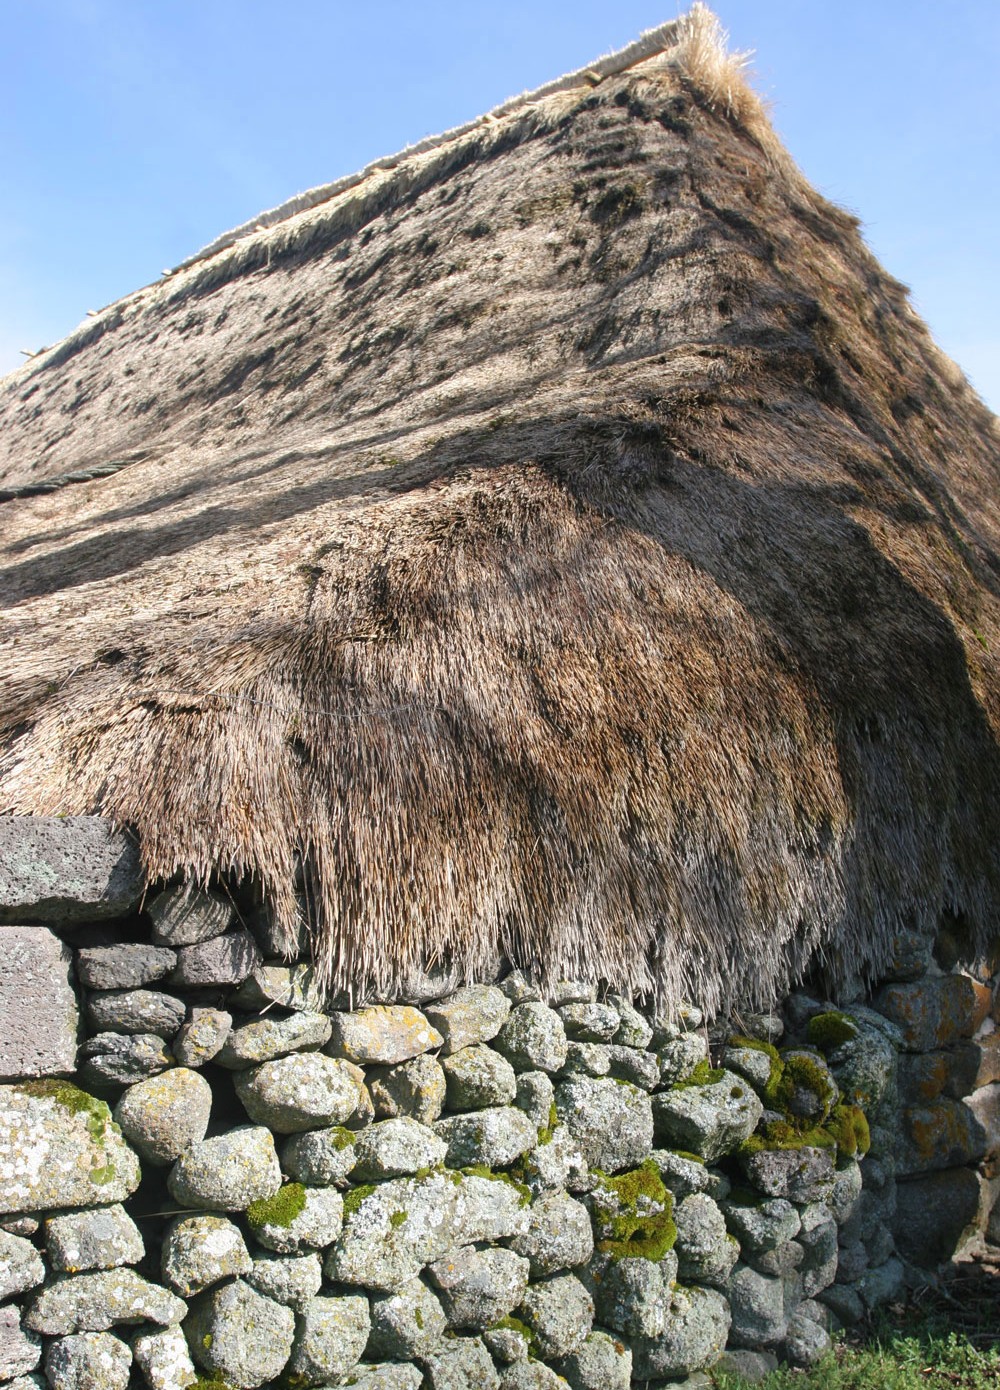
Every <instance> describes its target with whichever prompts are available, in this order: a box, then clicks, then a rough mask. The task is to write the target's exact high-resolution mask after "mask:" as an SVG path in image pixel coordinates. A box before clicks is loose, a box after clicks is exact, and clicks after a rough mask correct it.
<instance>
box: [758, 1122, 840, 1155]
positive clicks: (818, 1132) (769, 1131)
mask: <svg viewBox="0 0 1000 1390" xmlns="http://www.w3.org/2000/svg"><path fill="white" fill-rule="evenodd" d="M836 1146H837V1141H836V1139H835V1138H834V1137H833V1135H832V1134H830V1132H829V1131H828V1130H827V1129H825V1128H824V1127H823V1126H822V1125H814V1126H813V1127H812V1128H810V1129H798V1128H797V1127H796V1126H795V1125H794V1124H791V1123H790V1122H789V1121H788V1120H772V1121H771V1122H770V1123H769V1124H766V1125H764V1126H763V1127H762V1128H761V1129H759V1130H758V1131H757V1133H756V1134H751V1135H750V1138H749V1139H744V1141H743V1143H742V1144H741V1145H740V1149H739V1152H740V1153H743V1154H755V1153H762V1152H763V1151H764V1150H765V1149H833V1148H836Z"/></svg>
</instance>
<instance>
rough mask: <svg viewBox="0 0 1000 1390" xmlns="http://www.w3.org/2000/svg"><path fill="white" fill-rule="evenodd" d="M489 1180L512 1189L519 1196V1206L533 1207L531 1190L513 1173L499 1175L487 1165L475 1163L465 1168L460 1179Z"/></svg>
mask: <svg viewBox="0 0 1000 1390" xmlns="http://www.w3.org/2000/svg"><path fill="white" fill-rule="evenodd" d="M462 1177H465V1178H488V1179H489V1180H490V1182H504V1183H506V1184H507V1186H508V1187H512V1188H513V1189H514V1191H515V1192H516V1193H517V1196H518V1205H519V1206H522V1207H530V1206H531V1189H530V1188H529V1187H527V1186H525V1184H524V1183H523V1182H520V1181H519V1180H518V1179H517V1178H516V1177H515V1176H514V1174H513V1173H498V1172H497V1171H496V1170H495V1169H493V1168H490V1167H488V1166H487V1165H486V1164H485V1163H473V1164H470V1166H469V1167H467V1168H463V1169H462V1171H461V1174H460V1178H462Z"/></svg>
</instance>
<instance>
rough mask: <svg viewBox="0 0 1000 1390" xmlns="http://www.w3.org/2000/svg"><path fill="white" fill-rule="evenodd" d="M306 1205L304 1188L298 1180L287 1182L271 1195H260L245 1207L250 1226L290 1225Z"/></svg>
mask: <svg viewBox="0 0 1000 1390" xmlns="http://www.w3.org/2000/svg"><path fill="white" fill-rule="evenodd" d="M305 1205H306V1190H305V1188H304V1187H303V1186H302V1184H301V1183H300V1182H289V1183H286V1184H285V1186H284V1187H281V1188H279V1189H278V1191H277V1192H276V1193H275V1194H274V1196H273V1197H261V1198H260V1199H259V1200H258V1201H256V1202H251V1203H250V1205H249V1206H248V1207H247V1221H248V1222H249V1223H250V1225H251V1227H253V1228H256V1227H258V1226H290V1225H291V1224H292V1222H293V1221H294V1220H295V1218H296V1217H297V1216H299V1215H300V1214H301V1213H302V1212H303V1211H304V1210H305Z"/></svg>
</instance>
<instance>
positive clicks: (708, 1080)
mask: <svg viewBox="0 0 1000 1390" xmlns="http://www.w3.org/2000/svg"><path fill="white" fill-rule="evenodd" d="M725 1074H726V1073H725V1072H724V1071H722V1070H720V1069H719V1068H718V1067H713V1066H712V1064H711V1062H710V1061H709V1060H708V1058H707V1057H703V1058H702V1060H701V1061H700V1062H699V1063H698V1065H697V1066H696V1067H695V1069H694V1071H693V1072H692V1073H691V1075H690V1076H686V1077H685V1078H684V1080H683V1081H675V1082H674V1084H673V1086H672V1087H671V1088H670V1089H671V1090H673V1091H683V1090H686V1089H687V1088H688V1087H689V1086H714V1085H715V1084H716V1082H718V1081H721V1080H722V1078H723V1077H724V1076H725Z"/></svg>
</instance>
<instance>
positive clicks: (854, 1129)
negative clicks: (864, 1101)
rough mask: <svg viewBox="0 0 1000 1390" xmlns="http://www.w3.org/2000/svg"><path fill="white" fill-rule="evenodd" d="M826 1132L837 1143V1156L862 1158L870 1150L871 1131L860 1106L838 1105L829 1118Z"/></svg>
mask: <svg viewBox="0 0 1000 1390" xmlns="http://www.w3.org/2000/svg"><path fill="white" fill-rule="evenodd" d="M827 1130H828V1132H829V1133H830V1134H832V1135H833V1136H834V1138H835V1139H836V1141H837V1153H838V1155H844V1156H845V1157H848V1158H853V1157H854V1155H855V1154H860V1155H861V1156H862V1157H864V1155H865V1154H866V1153H867V1152H868V1150H869V1149H870V1148H871V1144H872V1136H871V1131H870V1130H869V1128H868V1120H867V1119H866V1118H865V1112H864V1111H863V1110H862V1109H861V1106H860V1105H838V1106H837V1107H836V1109H835V1110H834V1112H833V1114H832V1115H831V1116H830V1120H829V1123H828V1124H827Z"/></svg>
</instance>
